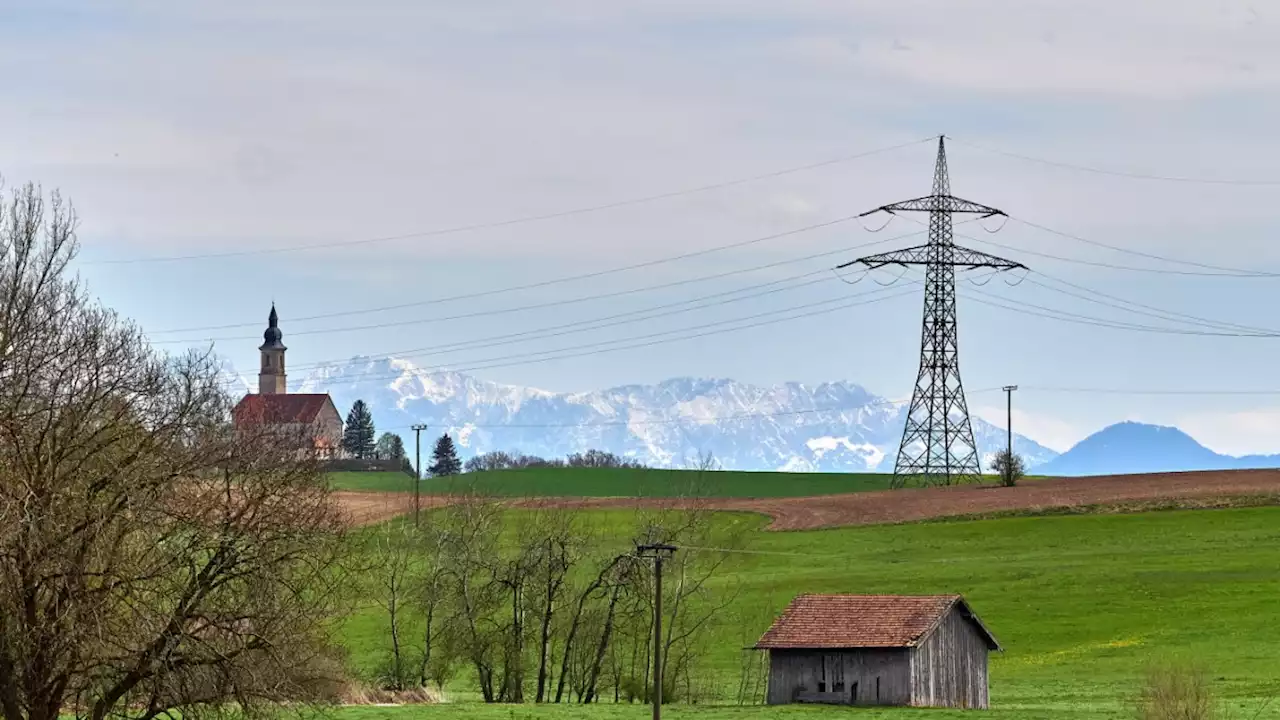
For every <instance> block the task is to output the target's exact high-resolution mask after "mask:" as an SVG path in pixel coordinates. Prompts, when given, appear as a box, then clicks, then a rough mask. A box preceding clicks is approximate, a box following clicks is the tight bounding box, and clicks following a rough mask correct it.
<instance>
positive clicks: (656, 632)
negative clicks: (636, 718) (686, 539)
mask: <svg viewBox="0 0 1280 720" xmlns="http://www.w3.org/2000/svg"><path fill="white" fill-rule="evenodd" d="M677 549H678V548H677V547H675V546H674V545H666V544H663V543H655V544H652V545H639V546H637V547H636V554H637V555H639V556H640V557H651V558H653V720H662V561H663V560H665V559H666V558H669V557H671V556H672V555H673V554H675V551H676V550H677Z"/></svg>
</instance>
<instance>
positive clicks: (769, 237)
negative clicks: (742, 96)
mask: <svg viewBox="0 0 1280 720" xmlns="http://www.w3.org/2000/svg"><path fill="white" fill-rule="evenodd" d="M856 218H857V216H856V215H850V216H846V217H842V218H837V219H835V220H830V221H827V222H822V223H817V224H814V225H807V226H805V227H801V228H796V229H793V230H787V231H785V232H781V233H774V234H772V235H765V236H763V237H756V238H752V239H750V240H744V241H740V242H735V243H730V244H728V245H720V246H717V247H714V248H708V249H706V250H697V251H694V252H690V253H684V254H681V255H672V256H669V257H664V258H658V259H656V260H647V261H645V262H640V263H634V264H631V265H624V266H621V267H615V268H610V269H607V270H596V271H593V272H589V273H582V274H579V275H569V276H565V277H559V278H553V279H551V280H542V281H539V282H534V283H525V284H523V285H511V286H508V287H502V288H493V289H490V290H480V291H477V292H472V293H464V294H461V295H451V296H448V297H442V298H432V299H430V300H420V301H416V302H411V303H400V304H398V305H384V306H382V307H375V308H365V309H362V310H343V311H340V312H333V313H324V314H321V315H307V316H303V317H299V318H293V319H292V320H291V322H306V321H308V320H321V319H326V318H334V317H344V316H348V315H363V314H367V313H374V312H388V311H391V310H403V309H405V308H411V307H423V306H426V305H438V304H441V303H446V302H454V301H457V300H474V299H476V298H482V297H489V296H492V295H500V294H503V293H509V292H516V291H520V290H532V289H536V288H543V287H549V286H552V285H559V284H562V283H567V282H574V281H577V280H588V279H592V278H598V277H604V276H606V275H613V274H616V273H620V272H627V271H630V270H639V269H642V268H647V267H653V266H655V265H661V264H664V263H669V262H675V261H677V260H687V259H689V258H692V257H697V256H700V255H707V254H710V253H714V252H720V251H722V250H729V249H734V248H740V247H746V246H748V245H754V244H756V243H761V242H766V241H768V240H776V239H778V238H783V237H788V236H791V235H798V234H800V233H804V232H810V231H812V230H817V229H820V228H825V227H830V226H832V225H837V224H840V223H844V222H848V221H850V220H853V219H856ZM919 234H920V233H919V232H914V233H909V234H907V235H902V236H899V237H897V238H884V239H882V240H873V241H871V242H868V243H863V244H861V245H854V246H852V247H847V248H843V249H841V250H833V251H831V252H828V253H818V254H815V255H810V256H808V257H804V258H799V259H797V260H785V261H780V262H775V263H769V264H766V265H758V266H756V267H753V268H748V269H745V270H731V271H728V272H723V273H717V274H714V275H705V276H702V277H699V278H693V279H691V280H677V281H674V282H670V283H664V284H661V285H651V286H646V287H643V288H638V289H634V290H623V291H618V292H613V293H605V294H603V295H591V296H588V297H585V298H579V299H577V300H565V301H557V302H552V303H544V304H542V305H533V306H525V307H524V308H519V309H528V308H539V307H551V306H553V305H558V304H566V303H572V302H582V301H585V300H599V299H602V298H608V297H617V296H619V295H627V294H631V293H637V292H645V291H648V290H654V289H662V288H668V287H675V286H678V285H686V284H688V283H691V282H701V281H703V280H713V279H719V278H722V277H729V276H731V275H740V274H742V273H745V272H753V271H755V270H762V269H765V268H770V267H777V266H779V265H785V264H788V263H792V262H799V261H800V260H808V259H812V258H815V257H823V256H825V255H834V254H836V253H838V252H844V251H847V250H854V249H857V248H861V247H869V246H872V245H878V244H880V243H885V242H891V241H893V240H897V239H901V238H903V237H910V236H912V235H919ZM501 312H514V310H508V311H501ZM470 317H476V316H475V315H462V316H455V317H454V318H451V319H462V318H470ZM259 324H260V323H258V322H252V323H234V324H230V325H205V326H201V327H191V328H171V329H168V330H154V331H152V332H150V333H148V334H149V335H167V334H171V333H178V332H198V331H201V330H232V329H238V328H242V327H257V326H258V325H259ZM382 327H389V325H388V324H380V325H367V326H357V327H354V328H352V329H356V330H366V329H375V328H382ZM339 329H343V328H339ZM333 331H334V330H323V329H322V330H304V331H295V332H292V333H291V334H292V335H302V334H310V333H317V332H333ZM254 337H256V336H242V337H228V338H212V339H220V340H251V339H253V338H254ZM201 339H202V340H203V339H210V338H201ZM153 342H167V343H172V342H190V341H188V340H156V341H153Z"/></svg>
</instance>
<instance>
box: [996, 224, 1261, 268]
mask: <svg viewBox="0 0 1280 720" xmlns="http://www.w3.org/2000/svg"><path fill="white" fill-rule="evenodd" d="M1008 217H1009V219H1011V220H1014V221H1017V222H1020V223H1022V224H1023V225H1026V226H1027V227H1032V228H1035V229H1037V230H1040V231H1043V232H1047V233H1050V234H1051V235H1057V236H1058V237H1063V238H1067V239H1069V240H1076V241H1078V242H1082V243H1086V244H1088V245H1094V246H1096V247H1101V248H1106V249H1108V250H1114V251H1115V252H1120V253H1126V254H1129V255H1136V256H1138V257H1144V258H1150V259H1152V260H1160V261H1162V262H1167V263H1173V264H1175V265H1189V266H1191V267H1198V268H1204V269H1206V270H1218V271H1221V272H1225V273H1233V274H1240V275H1257V276H1259V277H1280V273H1274V272H1259V271H1257V270H1241V269H1240V268H1233V267H1224V266H1222V265H1209V264H1207V263H1200V262H1194V261H1191V260H1177V259H1175V258H1171V257H1166V256H1164V255H1156V254H1153V253H1146V252H1142V251H1140V250H1130V249H1128V248H1123V247H1119V246H1116V245H1108V244H1107V243H1104V242H1098V241H1097V240H1090V239H1088V238H1084V237H1080V236H1079V235H1072V234H1071V233H1068V232H1063V231H1061V230H1054V229H1053V228H1051V227H1046V226H1044V225H1040V224H1038V223H1034V222H1031V221H1030V220H1024V219H1022V218H1020V217H1016V216H1013V215H1010V216H1008Z"/></svg>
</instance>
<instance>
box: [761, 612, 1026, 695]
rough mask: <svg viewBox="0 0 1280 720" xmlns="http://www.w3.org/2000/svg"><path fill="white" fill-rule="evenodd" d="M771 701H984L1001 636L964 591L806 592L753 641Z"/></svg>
mask: <svg viewBox="0 0 1280 720" xmlns="http://www.w3.org/2000/svg"><path fill="white" fill-rule="evenodd" d="M755 649H757V650H767V651H769V690H768V703H769V704H770V705H785V704H788V703H797V702H798V703H828V704H839V705H913V706H918V707H952V708H986V707H987V706H988V698H987V653H988V652H990V651H991V650H1000V649H1001V648H1000V644H999V643H998V642H996V639H995V637H994V636H993V635H992V634H991V632H990V631H989V630H987V628H986V627H985V626H984V625H983V624H982V621H981V620H979V619H978V616H977V615H975V614H974V613H973V611H972V610H971V609H970V608H969V605H968V603H966V602H965V601H964V598H962V597H961V596H959V595H926V596H906V595H801V596H800V597H798V598H796V599H795V600H794V601H792V603H791V605H789V606H788V607H787V609H786V611H785V612H783V614H782V616H781V617H779V618H778V619H777V620H776V621H775V622H774V623H773V626H772V627H770V628H769V630H768V631H767V632H765V634H764V635H763V636H762V637H761V638H760V641H759V642H758V643H756V646H755Z"/></svg>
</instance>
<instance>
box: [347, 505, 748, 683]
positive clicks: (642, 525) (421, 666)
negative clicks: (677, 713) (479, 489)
mask: <svg viewBox="0 0 1280 720" xmlns="http://www.w3.org/2000/svg"><path fill="white" fill-rule="evenodd" d="M686 502H687V500H686ZM589 518H590V516H584V515H582V514H580V513H569V512H563V511H556V510H553V509H550V508H542V507H537V506H533V507H532V508H529V507H526V508H523V509H519V510H513V509H510V508H509V507H507V506H504V505H502V504H499V503H497V502H493V501H490V500H487V499H485V498H482V497H480V496H479V495H466V496H464V497H463V498H461V499H460V500H459V501H458V502H456V503H455V504H452V505H450V506H448V507H446V508H443V509H441V510H438V511H435V512H433V513H432V514H431V515H430V522H429V523H424V524H423V526H422V527H420V528H415V527H414V526H413V525H412V524H392V525H389V526H387V527H386V528H385V529H383V530H382V532H381V534H380V535H379V536H378V538H377V552H376V557H377V565H376V568H375V571H374V573H372V576H373V577H375V578H377V587H376V588H373V589H371V592H372V593H373V594H374V595H375V596H376V597H378V598H379V601H380V603H381V605H382V608H383V611H384V612H385V621H386V627H387V632H386V634H385V637H386V638H387V645H386V648H385V651H386V659H385V663H384V664H383V666H382V669H381V673H380V674H379V677H378V680H379V682H380V684H381V685H382V686H383V687H384V688H385V689H389V690H406V689H410V688H415V687H427V686H435V687H436V688H443V687H444V686H445V685H446V684H447V683H450V682H451V681H458V682H466V683H469V684H471V685H472V686H473V687H474V689H475V691H476V692H478V694H479V695H480V696H481V697H483V698H484V700H485V701H486V702H513V703H515V702H528V701H534V702H552V703H567V702H577V703H591V702H599V701H601V700H606V699H607V700H613V701H621V702H628V701H642V702H643V701H647V700H648V699H649V693H650V688H651V687H652V683H651V672H652V666H653V662H652V657H653V655H652V654H653V650H654V645H653V602H654V585H653V564H652V561H651V560H649V559H645V558H640V557H638V556H637V555H636V554H635V552H634V547H635V545H636V544H640V543H650V542H665V543H671V544H674V545H676V546H679V547H683V548H687V549H684V550H681V551H678V552H677V553H676V554H675V556H674V558H672V559H671V560H669V561H668V562H667V564H666V566H665V568H664V583H663V589H664V598H663V615H664V617H663V636H662V640H661V645H662V652H663V656H664V659H665V660H664V663H665V671H664V674H663V679H662V682H663V687H664V698H666V699H667V700H671V701H675V700H686V701H696V700H697V699H698V696H699V695H701V694H703V693H705V692H706V691H707V689H708V688H707V687H706V683H705V682H701V681H702V680H705V679H706V677H707V674H706V673H705V672H703V671H704V670H705V668H703V667H702V665H701V663H702V661H703V660H704V657H705V655H704V652H705V648H706V647H707V645H708V642H707V640H708V637H709V633H711V632H712V631H713V629H714V627H715V624H716V623H717V622H722V620H720V619H719V618H721V617H723V613H722V612H721V611H722V610H723V609H724V608H725V607H726V606H727V605H728V604H729V603H731V602H732V600H733V598H734V596H735V593H734V592H733V590H732V588H731V587H726V583H727V582H729V580H728V576H729V575H730V573H729V572H728V571H729V569H730V567H729V563H730V562H731V560H732V559H734V558H738V557H741V556H735V555H732V554H730V553H729V552H727V551H729V550H732V548H733V547H734V546H735V544H736V543H737V541H738V538H737V537H736V535H735V531H734V530H733V529H732V527H733V526H727V525H724V524H717V523H715V522H713V517H712V515H711V513H710V512H709V511H707V510H706V509H703V508H701V507H698V506H697V504H696V503H695V504H694V506H692V507H689V506H688V505H686V506H685V507H684V508H683V509H680V510H675V509H671V508H666V509H664V508H659V509H655V510H649V511H642V512H638V513H637V515H636V516H635V522H634V525H633V527H632V530H631V531H630V533H629V535H628V534H622V535H620V534H619V533H618V532H617V530H616V529H613V528H604V527H601V526H600V525H599V524H592V522H591V521H590V519H589ZM708 548H718V550H715V551H712V550H708ZM712 583H714V584H715V591H714V593H713V592H711V587H712Z"/></svg>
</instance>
